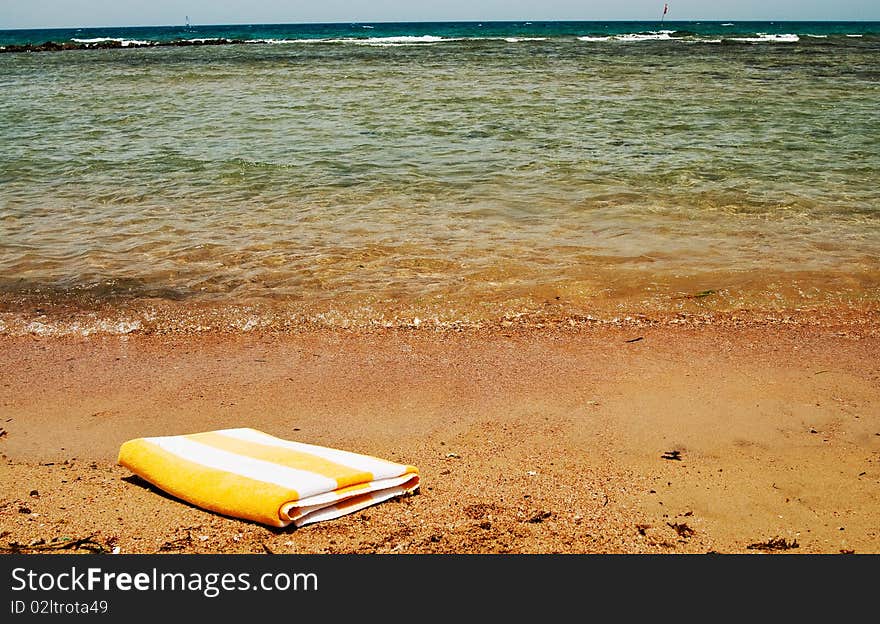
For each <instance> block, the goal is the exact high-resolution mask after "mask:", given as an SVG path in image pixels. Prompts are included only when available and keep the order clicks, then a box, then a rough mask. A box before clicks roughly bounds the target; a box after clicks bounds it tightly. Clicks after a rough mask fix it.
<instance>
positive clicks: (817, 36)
mask: <svg viewBox="0 0 880 624" xmlns="http://www.w3.org/2000/svg"><path fill="white" fill-rule="evenodd" d="M807 37H810V38H812V39H827V38H828V35H807Z"/></svg>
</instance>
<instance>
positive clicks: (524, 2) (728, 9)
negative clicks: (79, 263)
mask: <svg viewBox="0 0 880 624" xmlns="http://www.w3.org/2000/svg"><path fill="white" fill-rule="evenodd" d="M668 4H669V13H668V14H667V19H670V20H676V19H678V20H689V19H704V20H713V19H716V20H740V21H744V20H796V21H797V20H804V21H808V20H880V0H832V1H829V0H712V1H707V0H672V1H671V2H668ZM662 8H663V2H658V1H656V0H623V1H620V2H608V0H435V1H433V2H424V1H422V2H418V1H413V0H320V1H315V0H308V1H306V0H223V1H221V2H218V1H217V0H150V1H149V2H143V1H141V0H0V29H6V28H66V27H85V26H155V25H175V24H182V23H184V22H185V20H186V16H187V15H189V17H190V21H191V22H192V24H194V25H195V24H269V23H273V24H275V23H282V24H283V23H299V22H404V21H469V20H475V21H490V20H499V21H503V20H532V21H536V20H617V19H621V20H653V19H655V18H656V17H657V16H658V15H659V14H660V12H661V11H662Z"/></svg>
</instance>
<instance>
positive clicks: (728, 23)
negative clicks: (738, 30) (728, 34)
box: [721, 22, 733, 26]
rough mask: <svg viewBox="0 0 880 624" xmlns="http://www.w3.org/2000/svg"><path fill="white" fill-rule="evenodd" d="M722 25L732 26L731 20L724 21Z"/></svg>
mask: <svg viewBox="0 0 880 624" xmlns="http://www.w3.org/2000/svg"><path fill="white" fill-rule="evenodd" d="M721 25H722V26H733V22H725V23H724V24H721Z"/></svg>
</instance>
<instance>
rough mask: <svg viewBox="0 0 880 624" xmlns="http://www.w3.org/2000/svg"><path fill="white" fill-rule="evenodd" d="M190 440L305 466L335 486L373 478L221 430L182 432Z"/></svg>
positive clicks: (298, 468) (358, 471) (255, 457)
mask: <svg viewBox="0 0 880 624" xmlns="http://www.w3.org/2000/svg"><path fill="white" fill-rule="evenodd" d="M186 437H187V438H189V439H190V440H195V441H196V442H201V443H202V444H207V445H208V446H213V447H214V448H218V449H222V450H224V451H229V452H230V453H235V454H237V455H244V456H245V457H251V458H253V459H259V460H262V461H267V462H270V463H273V464H279V465H281V466H287V467H288V468H296V469H297V470H307V471H308V472H314V473H316V474H319V475H321V476H324V477H327V478H328V479H333V480H335V481H336V487H337V488H344V487H347V486H349V485H357V484H360V483H368V482H370V481H372V480H373V475H372V474H370V473H369V472H364V471H363V470H357V469H355V468H351V467H349V466H345V465H343V464H338V463H336V462H332V461H330V460H328V459H324V458H323V457H319V456H318V455H313V454H311V453H305V452H303V451H294V450H292V449H288V448H283V447H280V446H269V445H266V444H259V443H257V442H250V441H247V440H241V439H239V438H232V437H229V436H226V435H223V434H222V433H217V432H213V431H211V432H208V433H196V434H193V435H188V436H186Z"/></svg>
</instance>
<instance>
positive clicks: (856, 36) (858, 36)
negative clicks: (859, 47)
mask: <svg viewBox="0 0 880 624" xmlns="http://www.w3.org/2000/svg"><path fill="white" fill-rule="evenodd" d="M847 37H853V38H861V37H864V35H847Z"/></svg>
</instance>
